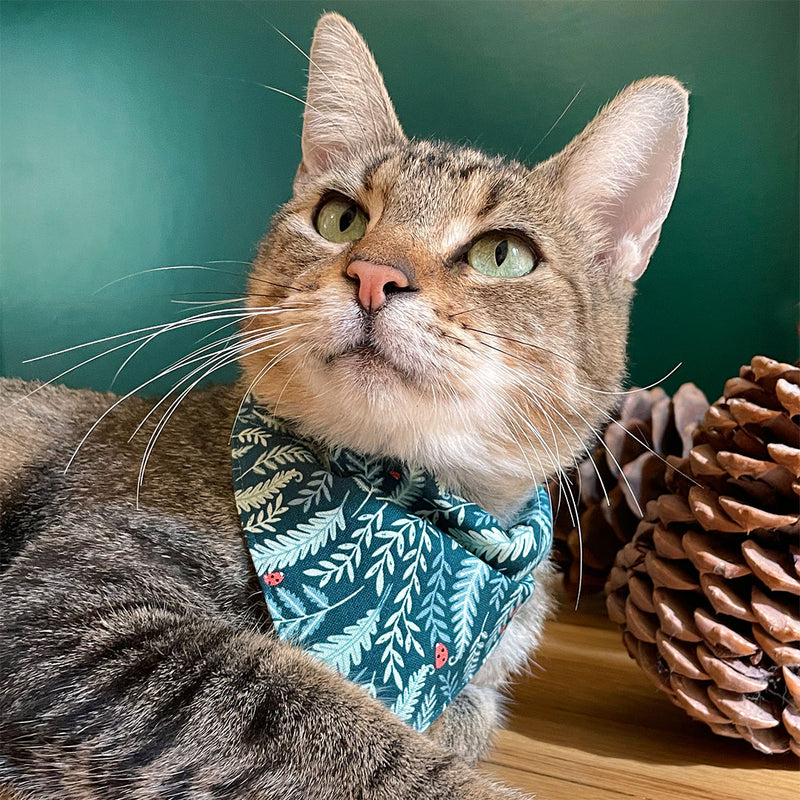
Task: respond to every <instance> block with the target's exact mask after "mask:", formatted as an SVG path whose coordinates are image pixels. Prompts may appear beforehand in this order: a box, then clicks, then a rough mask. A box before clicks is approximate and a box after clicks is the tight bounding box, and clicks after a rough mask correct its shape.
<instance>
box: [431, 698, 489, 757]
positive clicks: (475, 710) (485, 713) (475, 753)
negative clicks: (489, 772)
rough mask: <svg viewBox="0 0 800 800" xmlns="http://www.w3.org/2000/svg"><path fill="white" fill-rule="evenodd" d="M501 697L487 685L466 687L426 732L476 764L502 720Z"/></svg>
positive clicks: (440, 743)
mask: <svg viewBox="0 0 800 800" xmlns="http://www.w3.org/2000/svg"><path fill="white" fill-rule="evenodd" d="M503 712H504V709H503V698H502V696H501V695H500V693H499V692H498V691H497V690H496V689H493V688H491V687H489V686H475V685H473V684H470V685H468V686H466V687H465V688H464V689H463V690H462V692H461V693H460V694H459V695H458V697H456V698H455V700H453V702H452V703H451V704H450V705H449V706H448V707H447V708H446V709H445V710H444V713H443V714H442V715H441V716H440V717H439V718H438V719H437V720H436V721H435V722H434V723H433V725H431V727H430V728H429V729H428V731H427V735H428V736H430V737H431V738H432V739H433V740H434V741H435V742H436V743H437V744H439V745H441V746H442V747H444V748H445V749H446V750H448V751H449V752H451V753H454V754H455V755H457V756H458V757H459V758H460V759H462V760H463V761H465V762H466V763H467V764H477V762H478V761H480V759H482V758H484V757H485V756H486V755H487V754H488V752H489V750H490V749H491V746H492V737H493V734H494V731H495V730H496V729H497V728H500V727H502V723H503Z"/></svg>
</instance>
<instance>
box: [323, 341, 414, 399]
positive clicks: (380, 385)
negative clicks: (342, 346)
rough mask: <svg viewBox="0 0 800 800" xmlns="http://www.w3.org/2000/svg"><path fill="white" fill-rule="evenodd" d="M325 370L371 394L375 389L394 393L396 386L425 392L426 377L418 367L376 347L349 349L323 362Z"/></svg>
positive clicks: (372, 345) (367, 346) (360, 346)
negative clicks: (392, 389) (392, 390)
mask: <svg viewBox="0 0 800 800" xmlns="http://www.w3.org/2000/svg"><path fill="white" fill-rule="evenodd" d="M323 369H324V370H326V371H329V372H332V373H339V374H340V375H342V376H343V377H345V378H346V379H347V381H348V383H349V384H350V385H351V386H352V387H353V388H354V389H358V388H361V389H362V390H365V391H367V392H369V393H370V394H371V393H373V392H375V391H376V390H384V391H387V390H391V388H392V387H393V386H398V388H399V387H400V386H402V388H403V389H406V390H408V389H412V390H418V391H423V390H424V388H425V376H424V375H423V374H422V373H421V371H420V369H419V368H418V366H416V365H414V364H407V363H404V362H403V361H402V360H401V359H399V358H396V357H395V356H394V355H393V354H391V353H386V352H384V350H383V349H382V348H381V347H380V346H377V345H375V344H362V345H358V346H355V347H351V348H348V349H347V350H344V351H343V352H341V353H337V354H336V355H329V356H327V357H326V358H325V360H324V365H323Z"/></svg>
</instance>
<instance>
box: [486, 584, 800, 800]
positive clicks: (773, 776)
mask: <svg viewBox="0 0 800 800" xmlns="http://www.w3.org/2000/svg"><path fill="white" fill-rule="evenodd" d="M582 605H583V603H582ZM589 605H590V606H592V607H593V609H594V613H590V612H587V611H585V610H584V611H582V612H579V613H576V612H574V611H572V610H571V609H570V608H567V607H564V608H563V610H562V612H561V613H560V614H559V616H558V618H557V620H556V621H554V622H552V623H550V625H549V628H548V630H547V632H546V634H545V644H544V646H543V647H542V650H541V651H540V654H539V656H538V658H537V661H538V666H536V667H534V668H533V670H532V674H531V675H530V676H528V677H526V678H524V679H522V680H521V681H520V682H519V683H518V684H517V686H516V687H515V691H514V703H513V705H512V706H511V710H512V718H511V720H510V723H509V726H508V727H509V730H507V731H504V732H502V733H501V734H500V735H499V736H498V738H497V742H496V746H495V748H494V750H493V752H492V754H491V756H490V758H489V760H488V761H487V763H486V764H485V765H484V767H485V769H487V770H488V771H490V772H493V773H494V774H496V775H498V776H499V777H501V778H502V779H503V780H504V781H505V782H506V783H508V784H510V785H512V786H517V787H519V788H521V789H524V790H526V791H529V792H534V793H535V794H536V797H537V800H622V798H637V799H639V798H640V799H642V800H644V799H646V800H693V799H694V798H698V799H699V798H702V799H703V800H756V799H759V800H760V799H761V798H763V800H800V772H799V771H798V770H800V762H798V759H797V757H796V756H793V755H791V754H788V755H786V756H765V755H761V754H760V753H758V752H756V751H755V750H753V748H752V747H751V746H750V745H749V744H747V743H746V742H744V741H741V740H738V739H726V738H723V737H720V736H717V735H716V734H713V733H712V732H711V731H710V730H709V729H708V728H707V727H706V726H705V725H702V724H701V723H698V722H694V721H692V720H691V719H690V718H689V717H688V716H686V714H684V712H683V711H681V710H680V709H679V708H677V707H676V706H673V705H672V703H671V702H670V701H669V700H668V698H667V697H666V696H665V695H663V694H661V693H660V692H658V691H657V690H656V689H655V687H653V685H652V684H651V683H650V682H649V681H648V679H647V678H646V677H645V676H644V674H643V673H642V672H641V670H640V669H639V668H638V667H637V666H636V664H635V662H634V661H633V660H632V659H630V658H629V657H628V654H627V652H626V651H625V648H624V647H623V646H622V640H621V637H620V634H619V632H618V630H617V627H616V626H615V625H613V624H612V623H611V622H609V621H608V619H606V618H605V617H604V615H602V614H601V613H600V611H599V606H598V601H597V600H594V601H592V600H591V599H590V602H589Z"/></svg>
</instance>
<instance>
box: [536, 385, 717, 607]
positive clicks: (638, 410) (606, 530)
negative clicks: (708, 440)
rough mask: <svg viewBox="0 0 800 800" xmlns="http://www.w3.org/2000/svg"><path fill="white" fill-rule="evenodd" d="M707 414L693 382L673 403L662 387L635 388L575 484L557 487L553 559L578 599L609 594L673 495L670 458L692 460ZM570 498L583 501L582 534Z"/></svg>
mask: <svg viewBox="0 0 800 800" xmlns="http://www.w3.org/2000/svg"><path fill="white" fill-rule="evenodd" d="M706 409H708V400H706V396H705V395H704V394H703V393H702V392H701V391H700V389H698V388H697V387H696V386H695V385H694V384H693V383H684V384H683V385H682V386H681V387H680V389H678V391H677V392H676V393H675V395H674V396H673V397H672V398H670V397H669V395H667V393H666V392H665V391H664V390H663V389H661V388H656V389H649V390H647V389H634V390H632V391H631V392H630V393H628V394H627V395H626V397H625V401H624V403H623V404H622V406H621V407H620V409H619V412H618V414H617V416H616V418H615V421H614V422H612V423H611V424H609V425H608V426H607V428H606V430H605V431H604V432H603V434H602V436H601V440H600V441H599V442H598V443H597V444H596V445H595V447H594V448H593V449H592V451H591V453H590V455H589V457H588V458H586V459H585V460H584V461H583V462H582V463H581V464H580V465H579V466H578V468H577V470H576V471H575V473H574V474H573V476H572V477H571V479H570V480H569V481H568V482H567V483H566V484H563V485H559V483H558V482H557V481H553V484H552V485H551V496H552V497H553V498H554V499H556V498H558V499H556V501H555V503H554V505H555V506H556V509H557V513H556V515H555V520H554V547H553V553H554V558H555V561H556V563H557V564H558V565H559V567H560V569H561V571H562V572H563V573H564V586H565V588H566V590H567V592H568V594H569V595H571V596H572V597H573V598H574V597H576V596H577V594H578V587H579V586H581V591H582V592H583V593H586V594H591V593H592V592H599V591H600V590H601V589H602V588H603V585H604V584H605V582H606V579H607V577H608V571H609V570H610V569H611V567H612V566H613V564H614V558H615V556H616V554H617V552H618V551H619V549H620V548H621V547H623V545H625V544H626V543H627V542H629V541H630V540H631V539H632V538H633V534H634V533H635V532H636V526H637V525H638V524H639V521H640V520H641V519H642V516H643V514H644V509H645V508H646V506H647V503H648V502H649V501H650V500H654V499H655V498H657V497H658V496H659V495H661V494H663V493H664V492H665V491H667V486H666V483H665V473H666V469H667V464H666V461H665V460H664V458H665V457H666V456H667V455H670V454H672V455H680V456H687V455H688V453H689V449H690V448H691V446H692V431H693V430H694V428H695V426H696V425H697V423H698V422H699V421H700V420H701V419H702V417H703V414H704V413H705V411H706ZM569 496H572V497H574V498H576V499H577V504H578V518H579V519H580V534H579V532H578V527H577V526H576V525H575V510H574V508H571V503H570V502H569ZM581 570H582V581H581Z"/></svg>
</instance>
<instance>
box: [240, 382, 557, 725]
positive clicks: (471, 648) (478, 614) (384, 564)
mask: <svg viewBox="0 0 800 800" xmlns="http://www.w3.org/2000/svg"><path fill="white" fill-rule="evenodd" d="M232 447H233V477H234V489H235V497H236V505H237V508H238V509H239V514H240V517H241V521H242V526H243V528H244V532H245V535H246V538H247V543H248V546H249V548H250V555H251V557H252V559H253V564H254V565H255V569H256V572H257V573H258V577H259V581H260V583H261V586H262V589H263V591H264V596H265V598H266V601H267V605H268V607H269V611H270V614H271V616H272V619H273V622H274V624H275V628H276V631H277V633H278V635H279V636H280V637H281V638H282V639H286V640H289V641H291V642H293V643H295V644H297V645H298V646H300V647H303V648H304V649H306V650H308V651H309V652H310V653H311V654H313V655H314V656H316V657H317V658H319V659H321V660H322V661H325V662H326V663H328V664H329V665H330V666H332V667H333V668H334V669H336V670H338V671H339V672H340V673H341V674H342V675H344V676H345V677H347V678H349V679H350V680H351V681H354V682H355V683H359V684H361V685H362V686H364V687H365V688H366V689H367V691H369V692H370V694H372V695H373V696H374V697H376V698H378V699H379V700H381V701H382V702H383V703H385V704H386V705H387V706H388V707H389V708H390V709H391V710H392V711H393V712H394V713H395V714H396V715H397V716H399V717H400V718H401V719H402V720H404V721H406V722H408V723H409V724H410V725H412V726H413V727H414V728H416V729H417V730H425V729H426V728H427V727H428V726H429V725H430V724H431V722H433V720H435V719H436V717H438V716H439V714H441V712H442V711H443V710H444V708H445V707H446V706H447V705H448V703H450V702H451V701H452V699H453V698H454V697H455V696H456V695H457V694H458V693H459V692H460V691H461V689H463V688H464V686H466V684H467V683H469V681H470V679H471V678H472V677H473V676H474V675H475V673H476V672H477V671H478V669H479V668H480V666H481V664H482V663H483V662H484V661H485V660H486V658H487V657H488V656H489V654H490V653H491V652H492V650H493V649H494V647H495V646H496V644H497V642H498V641H499V639H500V636H501V634H502V632H503V630H504V629H505V626H506V625H507V623H508V621H509V619H510V618H511V617H512V616H513V615H514V613H515V612H516V610H517V608H518V607H519V606H520V605H521V604H522V603H523V602H524V601H525V600H526V599H527V598H528V597H530V594H531V592H532V591H533V586H534V582H533V577H532V575H531V573H532V571H533V569H534V567H536V565H537V564H539V563H540V562H541V561H542V560H543V559H544V558H545V556H546V555H547V553H548V552H549V550H550V546H551V544H552V519H551V511H550V501H549V498H548V495H547V492H546V490H545V489H544V487H539V488H538V489H537V491H536V493H535V494H534V496H533V498H532V499H531V501H530V502H529V503H528V505H527V506H526V508H525V509H524V511H523V512H522V513H521V514H520V517H519V521H518V522H517V524H516V525H514V526H512V527H511V528H510V529H508V530H505V529H503V527H502V526H501V525H500V523H499V522H498V521H497V520H496V519H495V518H494V517H493V516H492V515H491V514H489V513H488V512H487V511H484V510H483V509H482V508H480V507H479V506H477V505H475V504H474V503H470V502H468V501H466V500H464V499H463V498H461V497H458V496H457V495H454V494H450V493H448V492H446V491H444V490H443V489H442V488H441V487H440V486H439V485H438V484H437V482H436V481H435V480H434V479H433V478H432V477H431V476H430V475H429V474H427V473H426V472H424V471H423V470H420V469H418V468H415V467H412V466H409V465H407V464H403V463H400V462H395V461H391V460H388V459H377V458H372V457H366V456H363V455H359V454H357V453H354V452H352V451H349V450H345V449H336V450H333V451H322V450H320V449H319V448H318V447H317V445H316V444H314V443H312V442H309V441H305V440H303V439H300V438H298V437H297V436H296V435H295V434H294V433H292V431H291V429H290V428H288V427H287V426H286V425H285V423H283V422H282V421H281V420H279V419H277V418H275V417H273V416H271V415H270V414H269V413H268V412H266V411H265V410H264V409H262V408H260V407H258V406H257V405H256V404H255V402H254V400H253V398H252V397H248V398H247V400H246V401H245V403H244V404H243V406H242V409H241V411H240V413H239V415H238V417H237V419H236V424H235V427H234V431H233V439H232Z"/></svg>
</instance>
